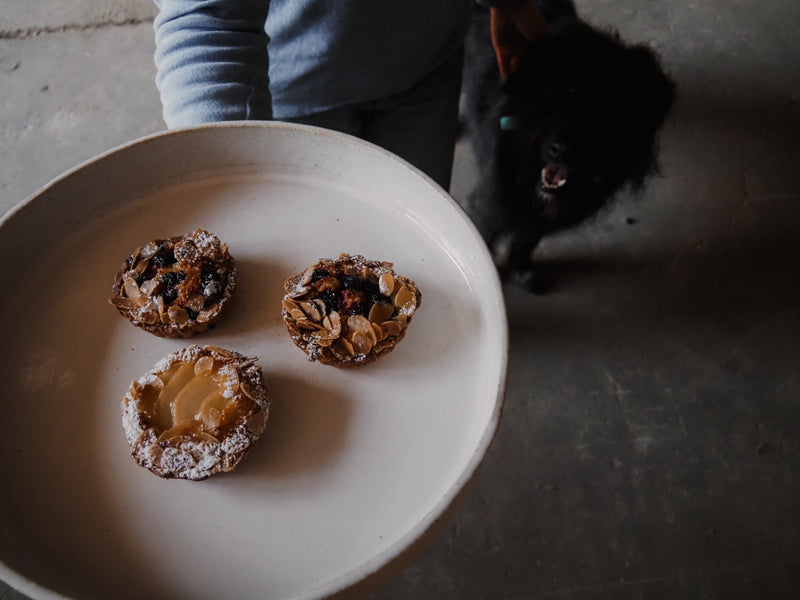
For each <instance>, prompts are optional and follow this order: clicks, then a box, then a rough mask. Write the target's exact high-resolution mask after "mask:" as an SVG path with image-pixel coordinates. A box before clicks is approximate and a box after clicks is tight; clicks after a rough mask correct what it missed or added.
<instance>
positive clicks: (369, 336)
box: [281, 254, 422, 368]
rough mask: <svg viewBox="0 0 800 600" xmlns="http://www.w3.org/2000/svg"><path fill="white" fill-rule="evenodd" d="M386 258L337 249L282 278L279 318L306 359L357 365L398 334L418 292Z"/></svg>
mask: <svg viewBox="0 0 800 600" xmlns="http://www.w3.org/2000/svg"><path fill="white" fill-rule="evenodd" d="M392 267H393V265H392V263H390V262H379V261H374V260H367V259H365V258H364V257H363V256H358V255H355V256H350V255H349V254H342V255H341V256H339V258H338V259H335V260H330V259H320V260H319V262H317V263H316V264H315V265H312V266H310V267H308V268H307V269H306V270H305V271H303V272H302V273H301V274H299V275H295V276H293V277H289V278H288V279H287V280H286V282H285V283H284V289H285V290H286V295H285V296H284V298H283V301H282V311H281V314H282V315H283V320H284V323H285V324H286V328H287V329H288V331H289V336H290V337H291V339H292V341H293V342H294V343H295V345H296V346H298V347H299V348H300V349H301V350H303V351H304V352H305V353H306V354H307V355H308V358H309V360H311V361H314V360H318V361H319V362H321V363H323V364H326V365H332V366H335V367H345V368H346V367H358V366H362V365H365V364H367V363H370V362H372V361H374V360H377V359H378V358H380V357H381V356H383V355H385V354H388V353H389V352H391V351H392V350H393V349H394V347H395V346H396V345H397V344H398V343H399V342H400V340H402V339H403V337H404V336H405V334H406V331H407V329H408V325H409V323H410V322H411V319H412V317H413V316H414V313H415V312H416V310H417V308H419V305H420V302H421V299H422V296H421V294H420V291H419V289H418V288H417V286H416V284H415V283H414V282H413V281H412V280H410V279H408V278H406V277H402V276H400V275H398V274H397V273H395V272H394V271H393V270H392Z"/></svg>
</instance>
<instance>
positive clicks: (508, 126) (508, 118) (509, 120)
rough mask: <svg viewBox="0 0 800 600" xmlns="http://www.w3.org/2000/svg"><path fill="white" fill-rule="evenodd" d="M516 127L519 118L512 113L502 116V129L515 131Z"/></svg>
mask: <svg viewBox="0 0 800 600" xmlns="http://www.w3.org/2000/svg"><path fill="white" fill-rule="evenodd" d="M516 128H517V120H516V119H515V118H514V117H513V116H512V115H503V116H502V117H500V130H501V131H514V130H515V129H516Z"/></svg>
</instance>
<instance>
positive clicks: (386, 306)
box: [368, 302, 394, 323]
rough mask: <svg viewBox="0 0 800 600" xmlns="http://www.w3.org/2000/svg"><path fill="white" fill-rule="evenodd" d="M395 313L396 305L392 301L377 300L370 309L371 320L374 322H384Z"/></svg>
mask: <svg viewBox="0 0 800 600" xmlns="http://www.w3.org/2000/svg"><path fill="white" fill-rule="evenodd" d="M393 314H394V306H392V304H391V303H390V302H376V303H375V304H373V305H372V308H371V309H370V311H369V317H368V318H369V320H370V321H371V322H373V323H383V322H384V321H386V320H387V319H389V318H391V316H392V315H393Z"/></svg>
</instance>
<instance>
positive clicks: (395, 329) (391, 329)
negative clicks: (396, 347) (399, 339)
mask: <svg viewBox="0 0 800 600" xmlns="http://www.w3.org/2000/svg"><path fill="white" fill-rule="evenodd" d="M381 328H382V329H383V330H384V331H385V332H386V335H390V336H396V335H400V332H401V331H402V330H403V328H402V327H400V325H399V324H398V323H397V321H384V322H383V323H381Z"/></svg>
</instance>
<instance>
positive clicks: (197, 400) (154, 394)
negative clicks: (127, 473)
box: [122, 345, 269, 480]
mask: <svg viewBox="0 0 800 600" xmlns="http://www.w3.org/2000/svg"><path fill="white" fill-rule="evenodd" d="M255 362H256V359H255V358H248V357H246V356H243V355H242V354H239V353H236V352H231V351H230V350H224V349H222V348H217V347H216V346H205V347H201V346H197V345H194V346H190V347H188V348H184V349H182V350H178V351H176V352H173V353H171V354H169V355H168V356H166V357H164V358H163V359H161V360H160V361H159V362H158V363H157V364H156V365H155V366H154V367H153V369H151V370H150V371H148V372H147V373H146V374H144V375H143V376H142V377H140V378H139V379H138V380H137V381H134V382H133V383H131V385H130V387H129V389H128V392H127V393H126V394H125V398H124V399H123V400H122V426H123V429H124V431H125V437H126V439H127V440H128V444H129V445H130V446H131V455H132V456H133V458H134V459H135V460H136V462H137V463H138V464H139V465H141V466H142V467H144V468H146V469H149V470H150V471H152V472H153V473H155V474H156V475H158V476H159V477H164V478H173V477H175V478H181V479H191V480H201V479H206V478H208V477H211V476H212V475H214V474H216V473H221V472H227V471H232V470H233V469H234V468H236V466H237V465H238V464H239V462H241V460H242V459H243V458H244V457H245V455H246V454H247V453H248V451H249V450H250V449H251V448H252V447H253V445H254V444H255V443H256V442H257V441H258V439H259V438H260V437H261V435H262V433H263V432H264V429H265V427H266V423H267V418H268V417H269V398H268V393H267V386H266V384H265V383H264V378H263V375H262V373H261V368H260V367H259V366H258V365H256V364H255Z"/></svg>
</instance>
